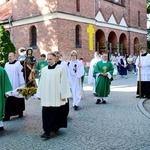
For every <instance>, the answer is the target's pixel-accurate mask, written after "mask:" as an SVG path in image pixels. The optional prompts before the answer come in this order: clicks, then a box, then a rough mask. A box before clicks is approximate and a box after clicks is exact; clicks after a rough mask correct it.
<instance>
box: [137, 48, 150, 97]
mask: <svg viewBox="0 0 150 150" xmlns="http://www.w3.org/2000/svg"><path fill="white" fill-rule="evenodd" d="M136 66H137V68H138V74H137V93H136V94H137V96H136V97H137V98H138V97H142V98H150V54H149V53H147V50H146V48H145V47H141V51H140V57H139V56H138V58H137V60H136Z"/></svg>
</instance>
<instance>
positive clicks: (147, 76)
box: [136, 54, 150, 81]
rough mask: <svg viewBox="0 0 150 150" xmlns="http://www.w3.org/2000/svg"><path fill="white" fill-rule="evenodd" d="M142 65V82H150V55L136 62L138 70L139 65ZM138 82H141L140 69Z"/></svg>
mask: <svg viewBox="0 0 150 150" xmlns="http://www.w3.org/2000/svg"><path fill="white" fill-rule="evenodd" d="M139 63H141V81H150V54H147V55H146V56H141V57H140V59H139V56H138V58H137V60H136V66H137V68H138V64H139ZM137 81H139V68H138V75H137Z"/></svg>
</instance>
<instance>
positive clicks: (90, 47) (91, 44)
mask: <svg viewBox="0 0 150 150" xmlns="http://www.w3.org/2000/svg"><path fill="white" fill-rule="evenodd" d="M87 33H88V35H89V50H91V51H92V50H93V49H94V48H93V47H94V44H93V43H94V42H93V34H94V33H95V32H94V27H93V25H92V24H89V26H88V28H87Z"/></svg>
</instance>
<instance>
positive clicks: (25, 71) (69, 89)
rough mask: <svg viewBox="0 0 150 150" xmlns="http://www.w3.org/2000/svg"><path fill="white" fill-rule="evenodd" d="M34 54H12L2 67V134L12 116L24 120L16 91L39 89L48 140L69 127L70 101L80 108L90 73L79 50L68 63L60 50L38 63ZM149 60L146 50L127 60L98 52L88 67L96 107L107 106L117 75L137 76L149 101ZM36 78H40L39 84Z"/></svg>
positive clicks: (22, 103)
mask: <svg viewBox="0 0 150 150" xmlns="http://www.w3.org/2000/svg"><path fill="white" fill-rule="evenodd" d="M32 53H33V51H32V49H27V50H26V55H25V57H19V60H17V58H16V57H15V54H14V53H13V52H11V53H9V55H8V60H9V61H8V62H7V63H6V64H5V67H4V68H2V67H0V80H1V85H0V88H1V89H2V90H1V91H0V131H3V130H4V127H3V122H4V121H9V120H10V118H11V116H18V117H19V118H22V117H23V111H24V110H25V99H24V97H23V96H20V94H18V92H17V89H18V88H22V87H33V86H34V87H37V93H36V97H37V98H38V99H39V100H40V101H41V106H42V124H43V131H44V133H43V134H42V135H41V138H44V139H49V138H50V137H51V134H52V133H56V132H58V130H59V129H60V128H66V127H67V116H68V114H69V108H70V106H69V98H72V99H73V102H72V107H73V109H74V110H75V111H77V110H78V109H79V105H80V101H81V98H82V95H83V82H84V76H85V74H86V71H87V70H86V68H85V64H84V62H83V58H80V59H79V58H78V53H77V51H76V50H72V51H71V53H70V58H71V59H70V61H69V62H66V61H64V60H62V57H61V54H60V52H59V51H55V52H51V53H48V54H47V56H46V55H45V54H41V56H40V58H41V60H40V61H38V62H36V58H35V57H34V56H33V55H32ZM20 58H21V59H20ZM149 61H150V54H148V53H147V51H146V49H145V48H144V47H142V48H141V55H139V56H138V57H137V55H136V54H134V55H130V56H129V57H127V56H125V55H120V54H119V53H118V54H117V55H113V54H112V55H111V57H110V58H109V55H108V53H107V52H104V53H103V54H101V55H100V54H99V52H95V53H94V58H93V59H92V60H91V62H90V66H89V71H88V84H90V85H92V86H93V91H92V92H93V95H94V97H95V99H96V104H106V103H107V101H108V96H109V94H110V85H111V82H112V80H115V79H116V77H117V76H118V75H120V76H121V77H122V78H123V77H125V78H127V77H128V76H127V73H128V72H129V71H130V72H133V73H134V74H138V75H137V77H138V78H137V97H145V98H150V94H149V93H150V62H149ZM35 78H38V82H36V80H35ZM140 85H141V87H140ZM6 99H7V100H6Z"/></svg>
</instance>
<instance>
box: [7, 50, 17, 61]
mask: <svg viewBox="0 0 150 150" xmlns="http://www.w3.org/2000/svg"><path fill="white" fill-rule="evenodd" d="M8 60H9V62H10V63H12V62H13V61H14V60H16V58H15V53H13V52H10V53H9V54H8Z"/></svg>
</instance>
